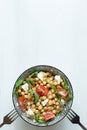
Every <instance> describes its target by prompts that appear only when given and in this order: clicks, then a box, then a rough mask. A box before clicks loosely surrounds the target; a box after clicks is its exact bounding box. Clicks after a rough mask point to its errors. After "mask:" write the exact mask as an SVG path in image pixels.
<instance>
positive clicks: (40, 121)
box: [35, 112, 49, 125]
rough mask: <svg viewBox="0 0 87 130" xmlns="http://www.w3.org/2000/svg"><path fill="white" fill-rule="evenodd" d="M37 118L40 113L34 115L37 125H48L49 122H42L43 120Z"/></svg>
mask: <svg viewBox="0 0 87 130" xmlns="http://www.w3.org/2000/svg"><path fill="white" fill-rule="evenodd" d="M39 117H40V112H39V113H37V114H35V121H36V122H37V123H39V124H42V123H45V124H46V125H48V123H49V122H46V121H44V119H39Z"/></svg>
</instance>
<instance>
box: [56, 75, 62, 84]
mask: <svg viewBox="0 0 87 130" xmlns="http://www.w3.org/2000/svg"><path fill="white" fill-rule="evenodd" d="M55 80H57V82H58V84H60V82H61V77H60V76H59V75H55Z"/></svg>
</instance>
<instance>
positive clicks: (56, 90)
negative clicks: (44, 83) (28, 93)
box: [50, 84, 58, 92]
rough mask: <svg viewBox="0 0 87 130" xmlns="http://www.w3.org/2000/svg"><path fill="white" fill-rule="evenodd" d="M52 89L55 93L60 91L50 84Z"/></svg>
mask: <svg viewBox="0 0 87 130" xmlns="http://www.w3.org/2000/svg"><path fill="white" fill-rule="evenodd" d="M50 86H51V88H52V89H54V91H55V92H58V89H57V88H56V87H55V85H54V84H50Z"/></svg>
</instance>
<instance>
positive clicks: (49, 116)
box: [44, 111, 55, 121]
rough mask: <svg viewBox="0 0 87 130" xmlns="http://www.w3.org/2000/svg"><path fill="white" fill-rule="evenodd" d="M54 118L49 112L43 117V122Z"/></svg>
mask: <svg viewBox="0 0 87 130" xmlns="http://www.w3.org/2000/svg"><path fill="white" fill-rule="evenodd" d="M54 117H55V115H54V113H53V112H51V111H49V112H46V114H45V116H44V120H45V121H48V120H50V119H52V118H54Z"/></svg>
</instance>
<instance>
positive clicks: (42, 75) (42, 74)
mask: <svg viewBox="0 0 87 130" xmlns="http://www.w3.org/2000/svg"><path fill="white" fill-rule="evenodd" d="M37 77H38V78H39V79H40V80H42V81H43V77H44V72H42V71H41V72H39V73H38V75H37Z"/></svg>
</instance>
